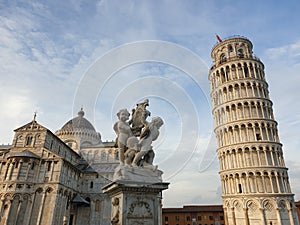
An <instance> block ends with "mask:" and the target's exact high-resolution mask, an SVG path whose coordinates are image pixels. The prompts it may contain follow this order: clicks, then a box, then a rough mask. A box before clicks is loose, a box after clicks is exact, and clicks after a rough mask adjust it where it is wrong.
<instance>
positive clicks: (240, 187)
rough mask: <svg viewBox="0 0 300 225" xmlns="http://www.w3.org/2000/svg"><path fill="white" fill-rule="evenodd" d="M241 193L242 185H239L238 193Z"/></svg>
mask: <svg viewBox="0 0 300 225" xmlns="http://www.w3.org/2000/svg"><path fill="white" fill-rule="evenodd" d="M242 192H243V190H242V185H241V184H239V193H242Z"/></svg>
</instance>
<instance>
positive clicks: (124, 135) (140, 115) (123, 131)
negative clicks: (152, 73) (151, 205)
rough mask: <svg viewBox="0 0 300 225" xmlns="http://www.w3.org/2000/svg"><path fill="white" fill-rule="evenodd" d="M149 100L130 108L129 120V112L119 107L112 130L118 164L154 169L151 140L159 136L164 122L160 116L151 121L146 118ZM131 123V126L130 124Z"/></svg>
mask: <svg viewBox="0 0 300 225" xmlns="http://www.w3.org/2000/svg"><path fill="white" fill-rule="evenodd" d="M147 106H149V100H148V99H146V100H145V101H143V102H142V103H138V104H137V106H136V108H135V109H133V110H132V115H131V119H130V121H129V122H127V121H128V120H129V116H130V114H129V112H128V111H127V109H121V110H120V111H119V112H118V113H117V116H118V118H119V121H118V122H116V123H115V125H114V130H115V132H116V134H117V145H118V148H119V155H120V157H119V158H120V164H121V165H124V164H125V165H128V166H132V167H142V168H148V169H152V170H156V169H157V167H156V166H153V159H154V155H155V154H154V151H153V148H152V142H153V141H155V140H156V139H157V138H158V136H159V128H160V127H161V126H162V125H163V124H164V122H163V120H162V119H161V118H160V117H153V118H152V120H151V122H148V121H147V120H146V119H147V117H148V116H150V115H151V113H150V112H149V111H148V110H147V109H146V107H147ZM130 125H131V126H130Z"/></svg>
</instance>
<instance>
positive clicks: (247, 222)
mask: <svg viewBox="0 0 300 225" xmlns="http://www.w3.org/2000/svg"><path fill="white" fill-rule="evenodd" d="M244 216H245V222H246V225H250V224H249V217H248V209H247V208H244Z"/></svg>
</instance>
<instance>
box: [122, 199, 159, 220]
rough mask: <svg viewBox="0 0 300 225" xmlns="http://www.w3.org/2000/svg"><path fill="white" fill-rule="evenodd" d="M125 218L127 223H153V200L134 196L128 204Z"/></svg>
mask: <svg viewBox="0 0 300 225" xmlns="http://www.w3.org/2000/svg"><path fill="white" fill-rule="evenodd" d="M127 212H128V213H127V219H128V221H129V224H136V225H140V224H143V225H147V224H149V225H151V224H153V220H154V215H153V200H152V199H145V198H140V197H138V198H135V199H134V200H133V201H132V202H131V204H129V205H128V209H127Z"/></svg>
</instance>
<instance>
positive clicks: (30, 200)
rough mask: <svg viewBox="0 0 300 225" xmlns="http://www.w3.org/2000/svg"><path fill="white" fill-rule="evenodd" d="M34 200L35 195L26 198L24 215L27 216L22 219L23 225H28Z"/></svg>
mask: <svg viewBox="0 0 300 225" xmlns="http://www.w3.org/2000/svg"><path fill="white" fill-rule="evenodd" d="M34 200H35V194H33V195H31V196H30V197H29V198H28V201H27V207H26V212H25V215H27V216H25V217H24V225H29V222H30V219H31V212H32V208H33V203H34Z"/></svg>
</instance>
